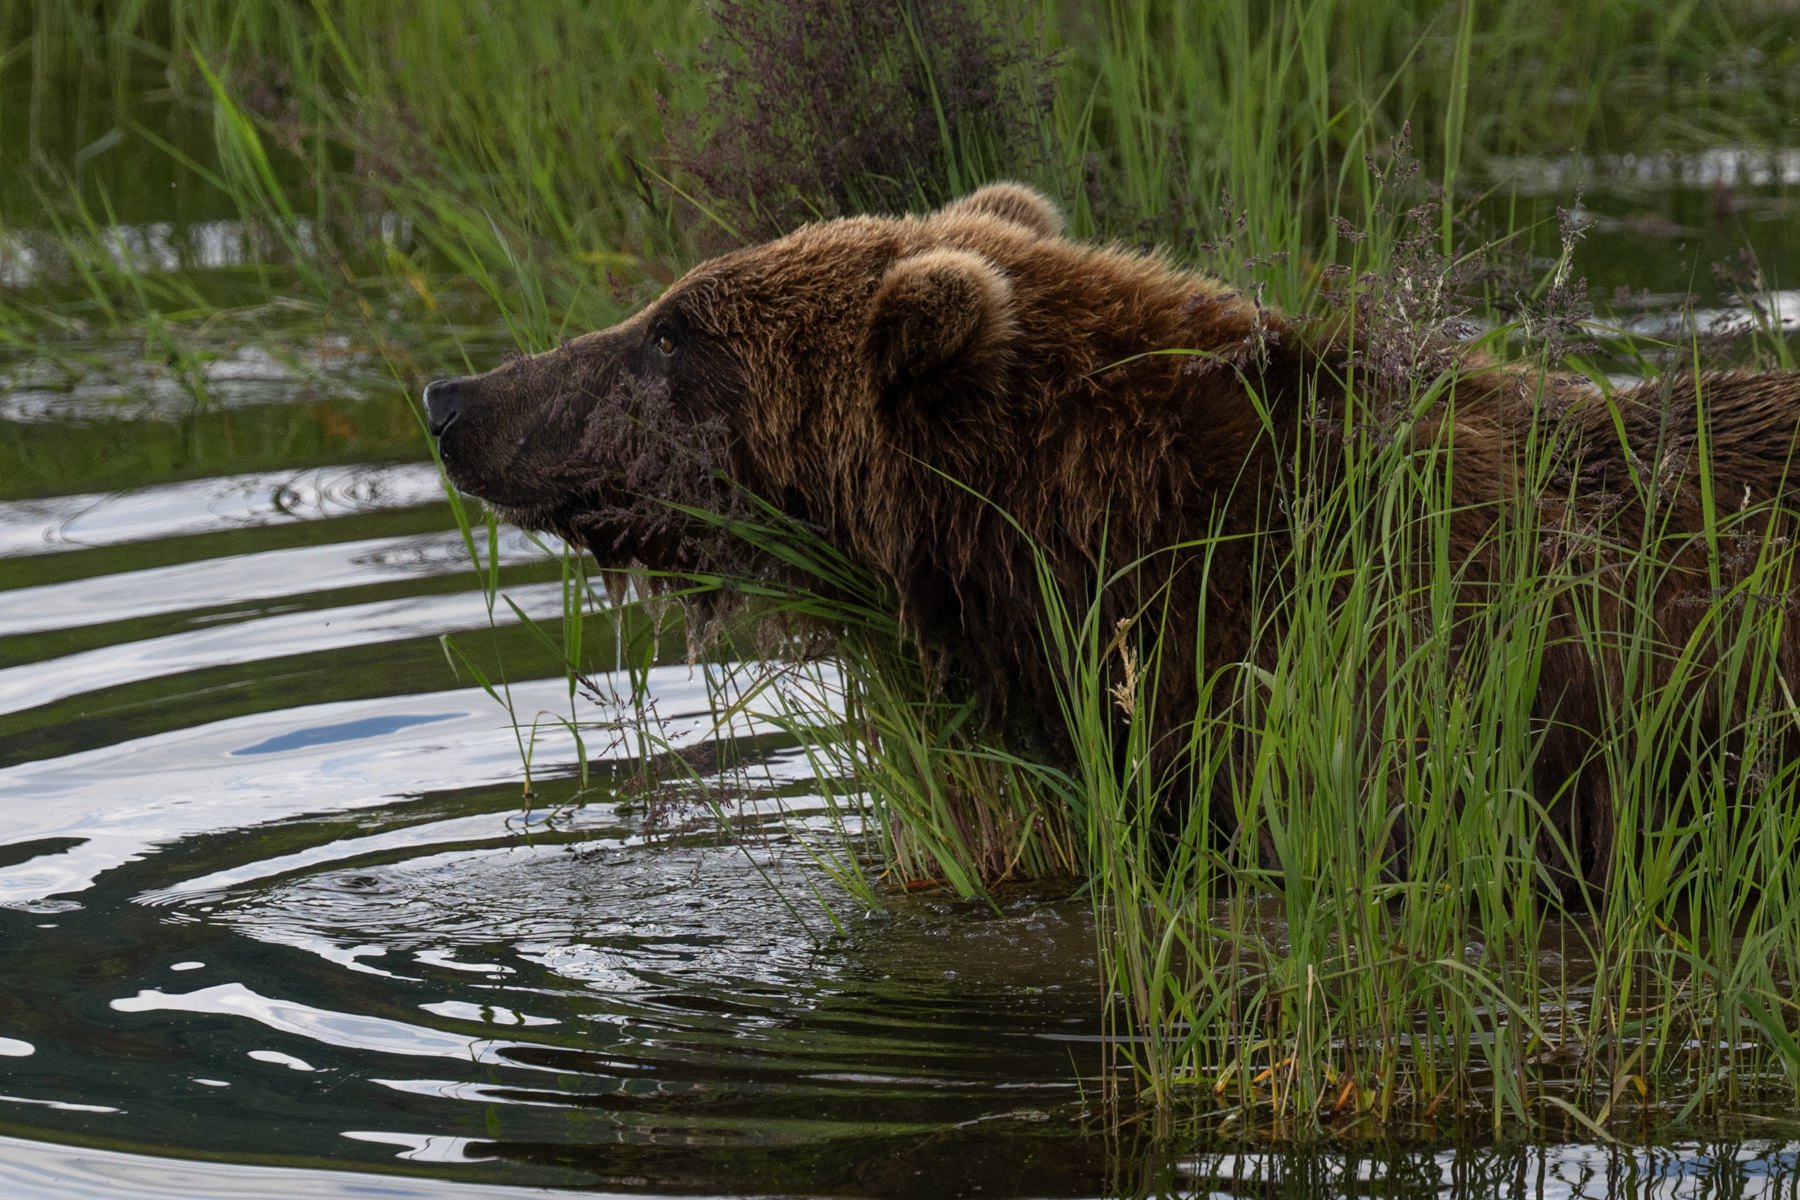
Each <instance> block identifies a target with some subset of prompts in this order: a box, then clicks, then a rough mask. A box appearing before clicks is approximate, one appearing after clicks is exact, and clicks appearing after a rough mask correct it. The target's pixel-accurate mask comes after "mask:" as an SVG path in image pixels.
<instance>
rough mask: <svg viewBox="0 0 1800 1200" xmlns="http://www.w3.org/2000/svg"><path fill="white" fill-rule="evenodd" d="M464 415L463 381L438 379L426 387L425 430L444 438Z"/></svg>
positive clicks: (433, 435) (434, 435)
mask: <svg viewBox="0 0 1800 1200" xmlns="http://www.w3.org/2000/svg"><path fill="white" fill-rule="evenodd" d="M461 413H462V380H460V379H438V380H434V381H433V382H431V383H428V384H426V385H425V428H426V429H428V430H430V431H431V436H432V437H443V436H444V431H445V430H447V429H449V428H450V427H451V426H452V425H454V424H456V418H457V417H458V416H459V415H460V414H461Z"/></svg>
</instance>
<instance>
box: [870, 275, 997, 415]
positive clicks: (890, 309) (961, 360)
mask: <svg viewBox="0 0 1800 1200" xmlns="http://www.w3.org/2000/svg"><path fill="white" fill-rule="evenodd" d="M1012 334H1013V290H1012V284H1011V282H1009V281H1008V280H1007V278H1006V276H1005V275H1004V274H1002V273H1001V271H1000V268H998V267H996V266H995V265H994V264H993V263H991V262H989V261H988V260H987V259H985V258H983V257H982V256H981V255H979V254H973V253H971V252H969V251H967V250H927V251H925V252H924V253H922V254H915V255H913V256H912V257H910V258H903V259H901V260H900V261H899V262H897V263H895V264H894V265H893V266H891V267H889V268H888V270H887V274H886V275H884V276H882V279H881V286H880V287H879V288H877V289H876V292H875V303H874V309H873V312H872V314H871V316H870V322H869V336H868V345H869V352H870V355H871V357H872V358H873V359H874V364H873V365H874V368H875V377H876V382H877V384H878V385H879V386H880V387H881V388H882V390H883V391H886V390H887V389H889V388H891V387H893V386H894V385H896V384H899V385H907V386H910V387H912V388H914V389H915V390H917V389H920V388H923V389H925V390H932V389H933V388H943V387H954V386H957V385H958V384H963V385H966V384H969V383H971V382H974V381H975V380H977V379H979V377H980V376H982V375H983V374H985V373H987V372H989V371H992V370H995V369H998V368H999V367H1000V366H1002V365H1003V364H1004V363H1005V361H1006V359H1007V355H1008V353H1009V343H1010V341H1011V339H1012Z"/></svg>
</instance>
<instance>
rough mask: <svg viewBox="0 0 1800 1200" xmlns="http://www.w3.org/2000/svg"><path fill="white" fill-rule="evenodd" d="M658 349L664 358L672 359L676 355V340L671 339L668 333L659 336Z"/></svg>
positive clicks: (657, 338) (657, 340) (657, 339)
mask: <svg viewBox="0 0 1800 1200" xmlns="http://www.w3.org/2000/svg"><path fill="white" fill-rule="evenodd" d="M656 349H657V351H658V352H659V353H661V354H662V356H663V357H664V358H669V357H672V356H673V355H674V353H675V339H674V338H672V337H670V336H669V335H668V334H667V333H661V334H658V335H657V337H656Z"/></svg>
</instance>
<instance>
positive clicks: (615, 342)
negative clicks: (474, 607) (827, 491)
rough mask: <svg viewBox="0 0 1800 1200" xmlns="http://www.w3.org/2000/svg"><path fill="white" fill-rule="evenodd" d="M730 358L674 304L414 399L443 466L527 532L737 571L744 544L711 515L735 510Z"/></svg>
mask: <svg viewBox="0 0 1800 1200" xmlns="http://www.w3.org/2000/svg"><path fill="white" fill-rule="evenodd" d="M740 389H741V385H740V384H739V382H738V372H737V370H736V368H735V365H734V363H733V360H732V357H731V356H730V355H728V354H726V353H723V352H721V351H720V350H718V349H717V348H716V342H715V340H714V339H713V338H712V337H711V336H710V335H708V334H706V333H704V332H703V331H702V330H700V329H699V328H698V327H696V326H695V325H694V324H693V323H692V322H690V321H687V320H685V319H684V318H683V316H682V313H681V306H680V304H679V303H678V302H674V301H669V302H665V303H663V304H661V305H658V306H657V308H656V309H655V310H653V311H651V312H649V313H645V314H641V315H640V316H639V317H638V318H636V319H634V320H633V321H631V322H628V323H627V324H625V325H623V326H621V327H619V328H618V329H613V330H608V331H606V332H603V333H592V334H587V335H584V336H581V337H577V338H572V339H570V340H569V341H566V342H564V343H563V344H562V345H561V346H559V347H557V348H556V349H554V350H550V351H546V352H545V353H543V354H537V355H530V356H524V357H520V358H517V359H514V360H513V361H511V362H509V363H506V364H504V365H502V366H500V367H498V368H495V369H494V370H492V371H489V372H487V373H485V374H483V375H478V376H474V377H471V378H464V379H449V380H440V381H439V382H437V383H435V384H432V385H431V386H430V388H428V389H427V392H426V398H425V405H426V411H427V415H428V419H429V421H430V424H431V428H432V432H433V433H434V434H435V435H436V436H437V439H438V449H439V454H440V456H441V457H442V459H443V462H444V469H445V470H446V471H447V472H449V474H450V476H451V478H453V479H455V480H456V481H457V484H458V486H459V487H461V488H462V489H463V490H464V491H466V492H468V493H469V494H471V495H473V496H477V497H479V498H481V499H483V500H486V501H488V502H489V503H490V504H492V505H493V506H494V507H495V509H496V511H498V512H499V513H501V514H503V515H504V516H505V517H506V519H508V520H510V521H512V522H514V523H516V524H518V525H521V526H523V527H525V528H527V529H537V530H544V531H547V532H551V533H555V534H557V535H558V536H560V537H563V538H565V539H567V540H569V541H571V542H574V543H575V544H577V545H581V546H585V547H587V548H588V549H589V550H591V551H592V552H593V553H594V555H595V556H596V557H598V558H599V559H600V561H601V562H602V563H608V564H616V565H621V566H622V565H625V564H641V565H642V566H645V567H649V568H651V569H653V570H658V571H684V570H685V571H697V570H706V571H722V570H726V569H727V567H728V565H730V566H735V568H736V569H735V570H733V571H732V572H731V573H733V574H735V575H740V576H742V575H744V574H745V567H746V565H747V564H745V562H744V559H745V555H746V550H745V547H744V545H743V543H742V542H741V540H738V539H733V538H731V537H729V536H728V535H727V534H726V533H725V531H724V529H723V527H722V526H721V524H720V523H719V522H718V521H716V520H700V519H696V518H695V517H694V516H692V515H690V513H689V512H688V511H686V510H698V511H700V512H704V513H708V514H712V515H714V516H715V517H723V516H729V515H730V514H732V513H734V512H737V511H739V510H740V509H741V507H742V505H741V500H740V493H739V492H738V491H737V489H736V487H735V486H734V485H733V483H732V482H731V481H732V480H733V479H734V478H736V477H737V476H738V475H740V474H741V471H739V470H738V469H736V467H735V464H734V449H733V448H734V437H733V434H732V432H731V427H730V422H729V420H728V417H727V411H726V410H727V405H728V404H733V403H735V402H736V398H737V393H738V392H739V391H740Z"/></svg>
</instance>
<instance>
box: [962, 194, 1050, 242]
mask: <svg viewBox="0 0 1800 1200" xmlns="http://www.w3.org/2000/svg"><path fill="white" fill-rule="evenodd" d="M938 211H939V212H941V213H943V214H944V215H946V216H961V215H966V214H973V213H980V214H983V215H985V216H990V217H998V218H1000V219H1001V220H1002V221H1011V222H1012V223H1013V224H1014V225H1018V226H1020V227H1022V228H1024V229H1028V230H1030V231H1031V232H1032V233H1035V234H1037V235H1038V236H1039V237H1060V236H1062V231H1063V218H1062V213H1061V212H1060V211H1059V210H1058V209H1057V207H1056V205H1054V204H1052V203H1050V201H1049V200H1047V199H1045V198H1044V194H1043V193H1042V192H1040V191H1038V190H1037V189H1036V188H1033V187H1027V186H1025V185H1024V184H1022V183H990V184H988V185H987V186H986V187H983V188H977V189H976V190H975V191H973V192H970V193H969V194H968V195H967V196H964V197H963V198H962V199H961V200H955V201H952V202H951V203H949V204H946V205H945V206H944V207H943V208H941V209H939V210H938Z"/></svg>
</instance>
